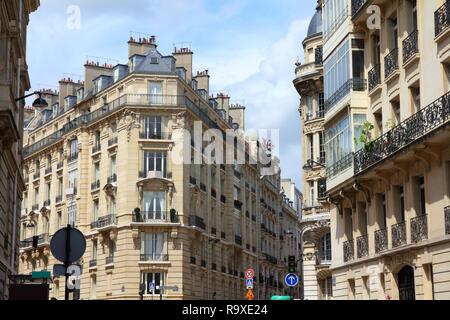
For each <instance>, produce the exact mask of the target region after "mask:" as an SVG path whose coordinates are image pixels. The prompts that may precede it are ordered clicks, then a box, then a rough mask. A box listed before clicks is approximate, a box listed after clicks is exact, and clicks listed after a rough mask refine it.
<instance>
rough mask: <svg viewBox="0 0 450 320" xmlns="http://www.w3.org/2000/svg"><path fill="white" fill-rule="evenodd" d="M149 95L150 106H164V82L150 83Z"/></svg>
mask: <svg viewBox="0 0 450 320" xmlns="http://www.w3.org/2000/svg"><path fill="white" fill-rule="evenodd" d="M148 94H149V100H150V101H149V102H150V104H162V102H163V101H162V100H163V97H162V94H163V89H162V82H155V81H149V83H148Z"/></svg>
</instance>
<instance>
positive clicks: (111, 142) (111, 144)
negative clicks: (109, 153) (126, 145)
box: [108, 137, 119, 147]
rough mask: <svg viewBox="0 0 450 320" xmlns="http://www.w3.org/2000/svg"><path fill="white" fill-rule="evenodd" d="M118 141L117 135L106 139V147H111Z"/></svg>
mask: <svg viewBox="0 0 450 320" xmlns="http://www.w3.org/2000/svg"><path fill="white" fill-rule="evenodd" d="M118 142H119V140H118V138H117V137H114V138H111V139H109V140H108V147H111V146H113V145H116V144H117V143H118Z"/></svg>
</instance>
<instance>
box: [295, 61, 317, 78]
mask: <svg viewBox="0 0 450 320" xmlns="http://www.w3.org/2000/svg"><path fill="white" fill-rule="evenodd" d="M318 66H319V65H317V64H316V62H315V61H314V62H310V63H305V64H301V65H299V66H298V67H297V68H296V69H295V75H296V78H297V80H296V81H299V82H301V81H306V80H309V79H314V78H315V77H318V76H320V74H321V73H320V70H319V69H318Z"/></svg>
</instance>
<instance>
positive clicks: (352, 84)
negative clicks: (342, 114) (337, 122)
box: [325, 78, 367, 114]
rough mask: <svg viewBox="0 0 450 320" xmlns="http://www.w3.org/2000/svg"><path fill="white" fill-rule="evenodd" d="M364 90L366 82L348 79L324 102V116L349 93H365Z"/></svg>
mask: <svg viewBox="0 0 450 320" xmlns="http://www.w3.org/2000/svg"><path fill="white" fill-rule="evenodd" d="M366 88H367V80H365V79H358V78H355V79H349V80H348V81H347V82H346V83H344V84H343V85H342V86H341V87H340V88H339V89H338V90H337V91H336V92H335V93H333V94H332V95H331V96H330V97H329V98H328V99H327V100H326V101H325V114H327V113H328V112H330V111H331V109H332V108H333V107H334V106H335V105H337V104H338V103H339V102H340V101H341V100H342V99H344V98H345V97H346V96H347V95H348V94H350V92H351V91H358V92H362V91H365V90H366Z"/></svg>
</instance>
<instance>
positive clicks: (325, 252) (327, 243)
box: [320, 233, 331, 262]
mask: <svg viewBox="0 0 450 320" xmlns="http://www.w3.org/2000/svg"><path fill="white" fill-rule="evenodd" d="M320 260H321V262H329V261H331V234H330V233H327V234H326V235H325V236H323V237H322V239H320Z"/></svg>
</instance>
